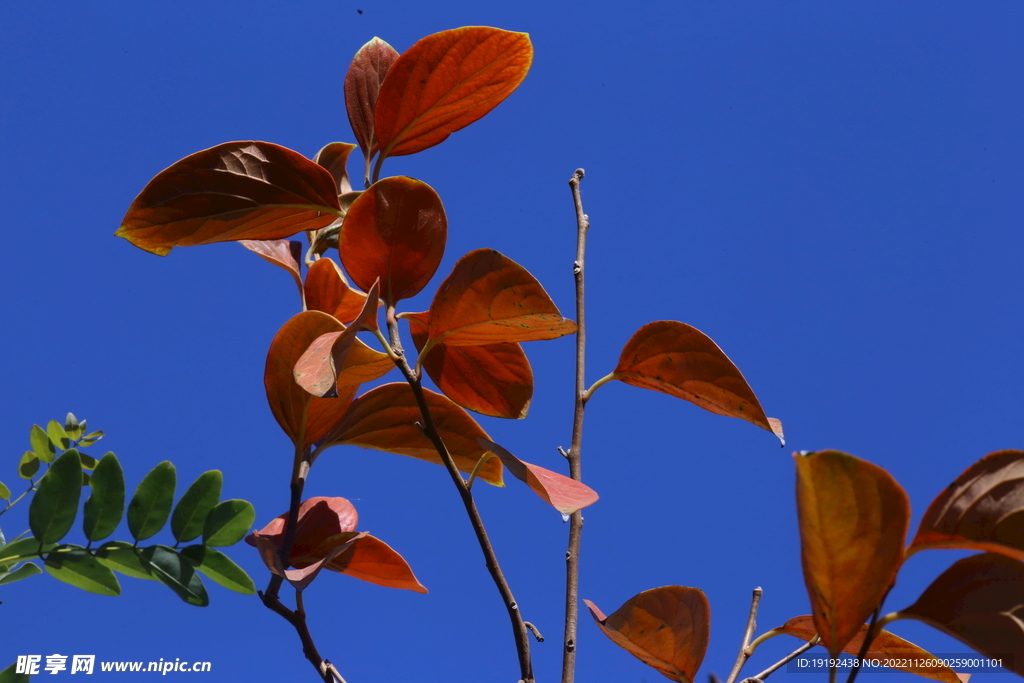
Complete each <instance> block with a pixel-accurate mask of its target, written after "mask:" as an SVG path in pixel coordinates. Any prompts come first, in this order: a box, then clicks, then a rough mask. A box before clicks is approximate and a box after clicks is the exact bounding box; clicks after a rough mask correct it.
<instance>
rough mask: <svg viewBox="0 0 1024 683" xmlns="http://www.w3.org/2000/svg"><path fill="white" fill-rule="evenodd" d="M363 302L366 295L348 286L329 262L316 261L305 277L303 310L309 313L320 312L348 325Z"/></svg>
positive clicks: (323, 259)
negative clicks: (305, 309) (304, 305)
mask: <svg viewBox="0 0 1024 683" xmlns="http://www.w3.org/2000/svg"><path fill="white" fill-rule="evenodd" d="M365 302H366V294H364V293H362V292H360V291H359V290H358V289H353V288H352V287H349V286H348V282H346V281H345V276H344V275H342V274H341V268H339V267H338V264H336V263H335V262H334V261H333V260H332V259H329V258H321V259H319V260H318V261H316V262H315V263H314V264H313V265H312V266H310V268H309V271H308V272H307V273H306V308H307V309H308V310H310V311H323V312H324V313H327V314H328V315H333V316H334V317H335V318H337V319H338V320H340V321H341V322H343V323H345V324H346V325H348V324H349V323H350V322H352V321H353V320H355V319H356V316H358V315H359V313H360V312H361V311H362V310H363V304H364V303H365Z"/></svg>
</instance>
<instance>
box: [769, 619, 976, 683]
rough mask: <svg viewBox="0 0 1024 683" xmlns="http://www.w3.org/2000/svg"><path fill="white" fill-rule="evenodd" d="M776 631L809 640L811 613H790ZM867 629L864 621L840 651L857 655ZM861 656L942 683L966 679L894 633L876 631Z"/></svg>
mask: <svg viewBox="0 0 1024 683" xmlns="http://www.w3.org/2000/svg"><path fill="white" fill-rule="evenodd" d="M773 630H774V631H778V632H779V633H785V634H788V635H791V636H795V637H797V638H799V639H801V640H804V641H810V640H811V639H812V638H814V636H815V635H816V634H817V631H816V630H815V628H814V617H812V616H811V615H809V614H808V615H806V616H802V617H793V618H792V619H790V620H789V621H787V622H786V623H785V624H783V625H782V626H780V627H779V628H777V629H773ZM867 632H868V625H867V624H864V625H862V626H861V627H860V631H859V632H858V633H857V635H855V636H854V637H853V640H851V641H850V642H848V643H847V644H846V645H845V646H844V647H843V652H845V653H847V654H850V655H854V656H855V657H856V656H858V655H860V648H861V646H862V645H863V644H864V636H865V634H867ZM864 657H865V659H873V660H877V661H881V662H889V663H892V664H901V663H902V664H903V666H893V667H892V668H893V669H898V670H900V671H906V672H907V673H912V674H916V675H918V676H922V677H924V678H930V679H932V680H935V681H942V682H943V683H967V679H968V678H969V676H968V675H966V674H965V675H964V676H963V677H961V676H958V675H957V674H956V672H955V671H953V670H952V669H950V668H949V667H948V666H946V665H945V664H943V663H942V661H941V660H939V659H937V658H936V657H935V656H934V655H932V654H931V653H929V652H927V651H926V650H923V649H922V648H920V647H918V646H917V645H914V644H913V643H911V642H910V641H909V640H904V639H903V638H900V637H899V636H898V635H896V634H895V633H890V632H889V631H884V630H883V631H880V632H879V633H878V635H876V636H875V637H874V639H873V640H872V641H871V645H870V646H868V651H867V653H866V654H865V655H864Z"/></svg>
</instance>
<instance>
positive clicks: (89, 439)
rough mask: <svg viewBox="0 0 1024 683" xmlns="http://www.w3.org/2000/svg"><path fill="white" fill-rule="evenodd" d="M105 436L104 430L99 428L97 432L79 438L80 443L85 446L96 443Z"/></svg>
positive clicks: (80, 445) (82, 446)
mask: <svg viewBox="0 0 1024 683" xmlns="http://www.w3.org/2000/svg"><path fill="white" fill-rule="evenodd" d="M82 424H83V425H84V424H85V423H84V422H83V423H82ZM103 436H104V434H103V430H102V429H98V430H96V431H95V432H92V433H91V434H86V435H85V436H83V437H82V438H81V439H79V440H78V445H79V447H81V448H85V447H87V446H91V445H93V444H94V443H96V442H97V441H99V440H100V439H102V438H103Z"/></svg>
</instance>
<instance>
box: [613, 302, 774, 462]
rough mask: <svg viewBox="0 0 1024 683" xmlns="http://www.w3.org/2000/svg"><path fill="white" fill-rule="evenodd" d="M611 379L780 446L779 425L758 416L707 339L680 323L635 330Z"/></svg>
mask: <svg viewBox="0 0 1024 683" xmlns="http://www.w3.org/2000/svg"><path fill="white" fill-rule="evenodd" d="M612 377H613V378H614V379H617V380H620V381H622V382H625V383H626V384H631V385H633V386H635V387H642V388H644V389H653V390H655V391H661V392H663V393H666V394H669V395H670V396H675V397H677V398H681V399H684V400H686V401H690V402H691V403H693V404H695V405H698V406H700V407H701V408H704V409H705V410H709V411H711V412H712V413H717V414H718V415H728V416H730V417H738V418H740V419H742V420H746V421H747V422H750V423H751V424H755V425H757V426H758V427H761V428H762V429H767V430H768V431H770V432H773V433H774V434H775V435H776V436H777V437H779V440H780V441H782V443H783V444H785V443H786V441H785V439H784V438H783V434H782V423H781V422H779V421H778V420H774V419H772V418H769V417H767V416H766V415H765V414H764V409H762V408H761V404H760V403H759V402H758V400H757V396H755V395H754V392H753V390H751V388H750V386H749V385H748V384H747V380H745V379H743V375H742V374H741V373H740V371H739V368H737V367H736V366H735V365H733V362H732V361H731V360H729V358H728V356H726V355H725V353H723V352H722V350H721V349H720V348H718V345H717V344H715V342H713V341H712V340H711V338H710V337H708V336H707V335H706V334H704V333H703V332H701V331H700V330H698V329H697V328H695V327H690V326H689V325H687V324H685V323H681V322H677V321H675V320H660V321H658V322H653V323H648V324H646V325H644V326H643V327H641V328H640V329H639V330H637V332H636V334H634V335H633V336H632V337H631V338H630V340H629V341H628V342H626V346H625V347H624V348H623V349H622V354H621V355H620V356H619V363H618V365H616V366H615V371H614V373H613V374H612Z"/></svg>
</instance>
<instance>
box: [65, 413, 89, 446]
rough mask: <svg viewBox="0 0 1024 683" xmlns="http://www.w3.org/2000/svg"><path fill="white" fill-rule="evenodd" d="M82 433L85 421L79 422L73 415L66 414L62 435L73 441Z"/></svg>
mask: <svg viewBox="0 0 1024 683" xmlns="http://www.w3.org/2000/svg"><path fill="white" fill-rule="evenodd" d="M84 431H85V420H82V421H81V422H79V421H78V418H77V417H75V414H74V413H68V416H67V417H66V418H64V433H66V434H67V435H68V438H69V439H71V440H72V441H75V440H77V439H78V438H79V437H80V436H82V433H83V432H84Z"/></svg>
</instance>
